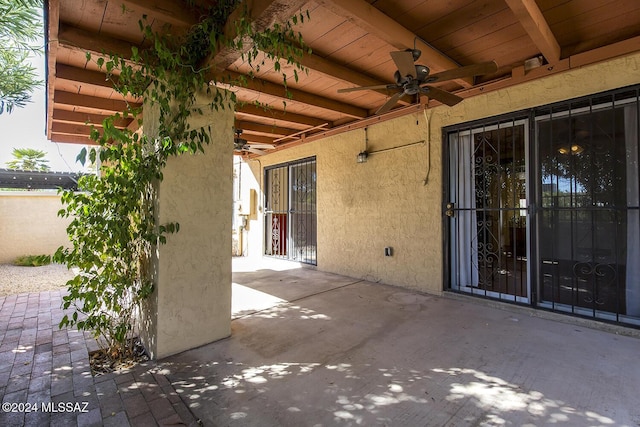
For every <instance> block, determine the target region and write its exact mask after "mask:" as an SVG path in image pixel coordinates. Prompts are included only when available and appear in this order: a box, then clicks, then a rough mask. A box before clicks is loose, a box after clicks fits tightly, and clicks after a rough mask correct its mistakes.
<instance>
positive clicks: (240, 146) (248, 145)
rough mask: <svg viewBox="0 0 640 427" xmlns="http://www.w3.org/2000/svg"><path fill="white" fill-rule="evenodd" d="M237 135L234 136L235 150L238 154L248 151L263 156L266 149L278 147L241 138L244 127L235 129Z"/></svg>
mask: <svg viewBox="0 0 640 427" xmlns="http://www.w3.org/2000/svg"><path fill="white" fill-rule="evenodd" d="M235 133H236V136H235V137H234V138H233V152H234V153H236V154H243V153H246V152H249V153H253V154H257V155H259V156H262V155H263V154H265V152H266V151H265V150H271V149H274V148H276V147H275V145H272V144H259V143H253V142H248V141H247V140H246V139H243V138H240V135H242V129H235Z"/></svg>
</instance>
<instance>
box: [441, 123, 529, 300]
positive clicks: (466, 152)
mask: <svg viewBox="0 0 640 427" xmlns="http://www.w3.org/2000/svg"><path fill="white" fill-rule="evenodd" d="M526 153H527V133H526V126H525V122H524V121H519V122H509V123H502V124H495V125H493V126H490V127H489V126H485V127H481V128H474V129H468V130H463V131H458V132H452V133H450V134H449V170H450V173H449V195H448V203H447V205H446V214H447V215H448V216H449V218H450V219H449V261H450V285H451V288H452V289H455V290H458V291H461V292H468V293H473V294H482V295H485V296H491V297H495V298H499V299H507V300H511V301H518V302H526V301H528V300H529V269H528V259H529V257H528V244H527V240H528V239H527V236H528V233H529V232H528V223H529V221H528V217H529V214H528V202H527V201H528V191H527V155H526Z"/></svg>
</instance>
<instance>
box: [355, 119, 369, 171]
mask: <svg viewBox="0 0 640 427" xmlns="http://www.w3.org/2000/svg"><path fill="white" fill-rule="evenodd" d="M367 145H369V133H368V129H367V128H366V127H365V128H364V150H362V151H361V152H359V153H358V157H357V159H358V163H365V162H366V161H367V157H369V153H368V152H367Z"/></svg>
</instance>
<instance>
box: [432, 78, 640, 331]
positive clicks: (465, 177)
mask: <svg viewBox="0 0 640 427" xmlns="http://www.w3.org/2000/svg"><path fill="white" fill-rule="evenodd" d="M511 117H513V118H512V119H509V118H507V117H505V118H499V119H495V118H493V119H487V120H483V121H479V122H476V123H474V124H471V125H466V126H462V125H461V126H456V127H454V128H450V129H448V130H447V133H446V138H447V139H446V141H447V150H446V153H447V158H446V160H445V168H446V171H445V178H446V180H445V182H446V183H445V185H446V187H445V190H446V191H445V203H444V205H445V206H444V209H443V210H444V213H445V216H444V221H445V228H446V230H447V231H446V232H447V235H448V238H447V239H446V242H445V245H446V250H445V253H446V259H445V265H446V268H447V269H448V283H447V288H448V289H450V290H453V291H457V292H464V293H469V294H473V295H479V296H484V297H489V298H495V299H500V300H505V301H511V302H517V303H524V304H529V305H532V306H535V307H539V308H544V309H549V310H552V311H556V312H562V313H570V314H574V315H579V316H583V317H590V318H595V319H599V320H606V321H611V322H616V323H621V324H625V325H632V326H640V172H639V170H640V153H639V151H640V149H639V146H640V138H639V134H640V86H639V87H634V88H625V89H620V90H617V91H612V92H608V93H605V94H598V95H593V96H590V97H585V98H581V99H577V100H571V101H566V102H563V103H557V104H553V105H550V106H544V107H537V108H535V109H532V110H529V111H525V112H522V113H514V115H512V116H511ZM529 141H532V142H531V143H529Z"/></svg>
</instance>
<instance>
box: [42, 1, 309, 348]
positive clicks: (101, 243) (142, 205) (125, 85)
mask: <svg viewBox="0 0 640 427" xmlns="http://www.w3.org/2000/svg"><path fill="white" fill-rule="evenodd" d="M238 7H240V8H243V7H244V8H246V2H241V1H238V0H232V1H231V0H226V1H222V2H218V4H217V5H216V6H214V7H211V8H210V9H209V10H207V11H205V13H203V16H204V19H202V21H201V22H199V23H198V24H196V25H194V26H193V27H192V28H191V29H190V31H188V32H187V33H186V34H185V35H184V36H176V35H175V34H174V33H173V32H172V31H171V28H163V29H161V30H159V31H155V30H154V29H153V28H152V26H151V25H150V24H149V23H148V22H146V17H142V19H141V20H140V31H142V32H143V34H144V37H145V39H146V40H149V41H150V42H149V43H148V47H147V48H144V49H142V48H141V49H137V48H135V47H132V52H131V57H130V58H125V57H122V56H118V55H101V56H99V57H97V58H94V56H92V55H91V54H89V53H88V54H87V57H86V59H87V61H95V63H96V64H97V65H98V67H100V69H102V70H103V71H104V72H105V75H106V78H107V79H109V80H111V81H112V82H113V85H114V88H115V89H116V90H117V91H118V92H120V93H121V94H122V95H125V96H129V97H130V96H133V97H136V98H143V97H144V99H145V103H146V105H147V106H153V107H155V108H157V110H158V111H159V116H158V123H157V125H158V130H157V135H156V136H155V137H154V138H151V137H149V136H147V135H145V134H142V135H141V134H139V133H137V132H134V131H132V130H130V129H128V128H124V129H122V128H121V127H118V126H116V124H117V123H118V122H119V121H121V120H122V119H123V118H130V117H133V118H135V120H141V119H140V117H141V112H142V111H141V108H142V107H141V106H140V105H138V104H134V103H129V104H128V107H127V109H126V110H125V111H123V112H122V113H118V114H115V115H113V116H112V117H109V118H107V119H105V120H104V122H103V123H102V126H101V127H100V128H97V127H94V128H93V129H92V132H91V139H92V140H94V141H95V142H96V146H95V147H94V148H91V149H89V150H86V149H85V150H82V152H81V153H80V154H79V156H78V160H79V161H80V162H82V163H83V164H84V162H86V161H87V160H88V161H90V162H92V163H97V164H100V165H101V166H100V170H99V174H98V175H85V176H82V177H81V178H80V180H79V182H78V186H79V188H80V189H81V191H79V192H73V191H62V202H63V209H61V210H60V212H59V215H60V216H63V217H69V218H71V219H72V221H71V223H70V225H69V227H68V229H67V232H68V234H69V237H70V240H71V242H72V246H71V247H69V248H64V247H61V248H59V249H58V251H57V252H56V254H55V257H54V259H55V261H57V262H60V263H65V264H67V265H68V266H70V267H77V268H78V269H79V271H80V273H79V274H78V275H76V276H75V277H74V278H73V279H71V280H70V281H69V282H67V286H68V295H66V296H65V297H64V302H63V306H64V308H65V309H71V310H72V311H71V314H69V315H65V316H64V317H63V319H62V320H61V322H60V327H65V326H75V327H77V328H78V329H80V330H87V331H92V333H93V334H94V336H95V337H96V338H97V339H98V342H99V343H100V344H101V345H102V347H103V349H104V350H105V351H106V352H107V353H108V354H109V356H110V357H111V358H112V360H121V359H126V358H129V357H130V356H131V352H132V345H131V342H132V338H133V336H134V335H135V334H136V318H137V316H138V313H139V309H140V306H141V304H142V302H143V301H144V300H145V299H147V298H148V297H149V296H150V295H151V294H152V293H153V291H154V283H153V281H152V278H151V275H150V262H151V257H152V251H153V249H154V247H156V245H159V244H163V243H165V242H166V239H167V236H168V235H169V234H172V233H176V232H178V231H179V229H180V226H179V224H178V223H176V222H173V223H167V224H158V223H157V221H156V215H155V196H156V194H155V188H156V187H157V185H156V184H157V182H158V181H161V180H162V178H163V173H162V172H163V168H164V167H165V165H166V163H167V160H168V159H169V158H170V157H172V156H179V155H183V154H193V153H196V152H201V151H204V150H205V149H206V146H207V144H208V143H209V141H210V132H211V129H210V128H191V127H190V126H189V118H190V117H193V116H194V115H202V114H208V113H210V112H211V111H216V110H220V109H227V108H233V107H234V105H235V104H236V102H237V100H236V98H235V96H234V94H233V93H232V92H229V91H225V90H223V89H219V88H220V87H224V86H221V85H220V84H234V85H239V84H243V81H236V80H234V79H237V77H233V76H232V75H231V74H230V73H226V72H225V71H224V70H222V71H218V70H215V69H213V68H212V67H211V65H210V64H211V61H209V60H208V58H212V57H214V56H215V55H216V53H218V52H219V51H220V49H234V50H238V51H241V52H244V53H243V54H242V57H243V59H244V61H246V63H248V64H249V65H251V67H252V69H254V70H256V72H257V71H258V70H260V68H261V67H266V66H268V64H274V65H273V67H274V70H275V71H276V72H280V73H281V75H282V80H283V83H284V84H285V87H286V83H287V74H286V73H285V72H284V71H283V64H287V65H288V67H287V68H289V69H291V68H292V69H293V78H294V79H296V80H297V78H298V75H299V74H298V73H299V72H303V71H304V68H303V67H302V66H301V65H300V62H299V58H300V56H301V55H302V54H303V52H304V50H305V47H304V42H303V40H302V37H301V35H300V34H299V33H297V32H296V31H294V26H295V24H297V23H299V22H302V21H304V20H305V19H308V18H309V16H308V14H306V13H302V12H300V13H298V14H296V15H295V16H293V17H292V18H291V19H290V20H289V21H288V22H286V23H284V24H278V25H274V26H272V27H271V28H269V29H267V30H264V31H259V32H258V31H255V30H254V27H255V25H254V23H253V22H252V21H251V19H249V16H250V13H249V12H250V11H248V10H246V9H245V10H243V13H241V14H239V15H237V16H238V19H236V20H235V21H234V32H235V35H234V37H225V34H224V33H223V29H224V28H225V23H226V22H227V20H228V19H229V16H231V14H232V12H234V10H236V9H237V8H238ZM124 11H125V10H123V12H124ZM233 16H236V15H233ZM227 28H229V27H228V26H227ZM245 78H252V76H251V75H249V76H248V77H243V78H242V79H245ZM203 92H204V93H206V95H207V99H208V100H209V103H208V105H207V106H205V107H202V106H197V104H196V98H197V96H198V94H199V93H203ZM230 143H231V142H230ZM220 179H227V177H220Z"/></svg>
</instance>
